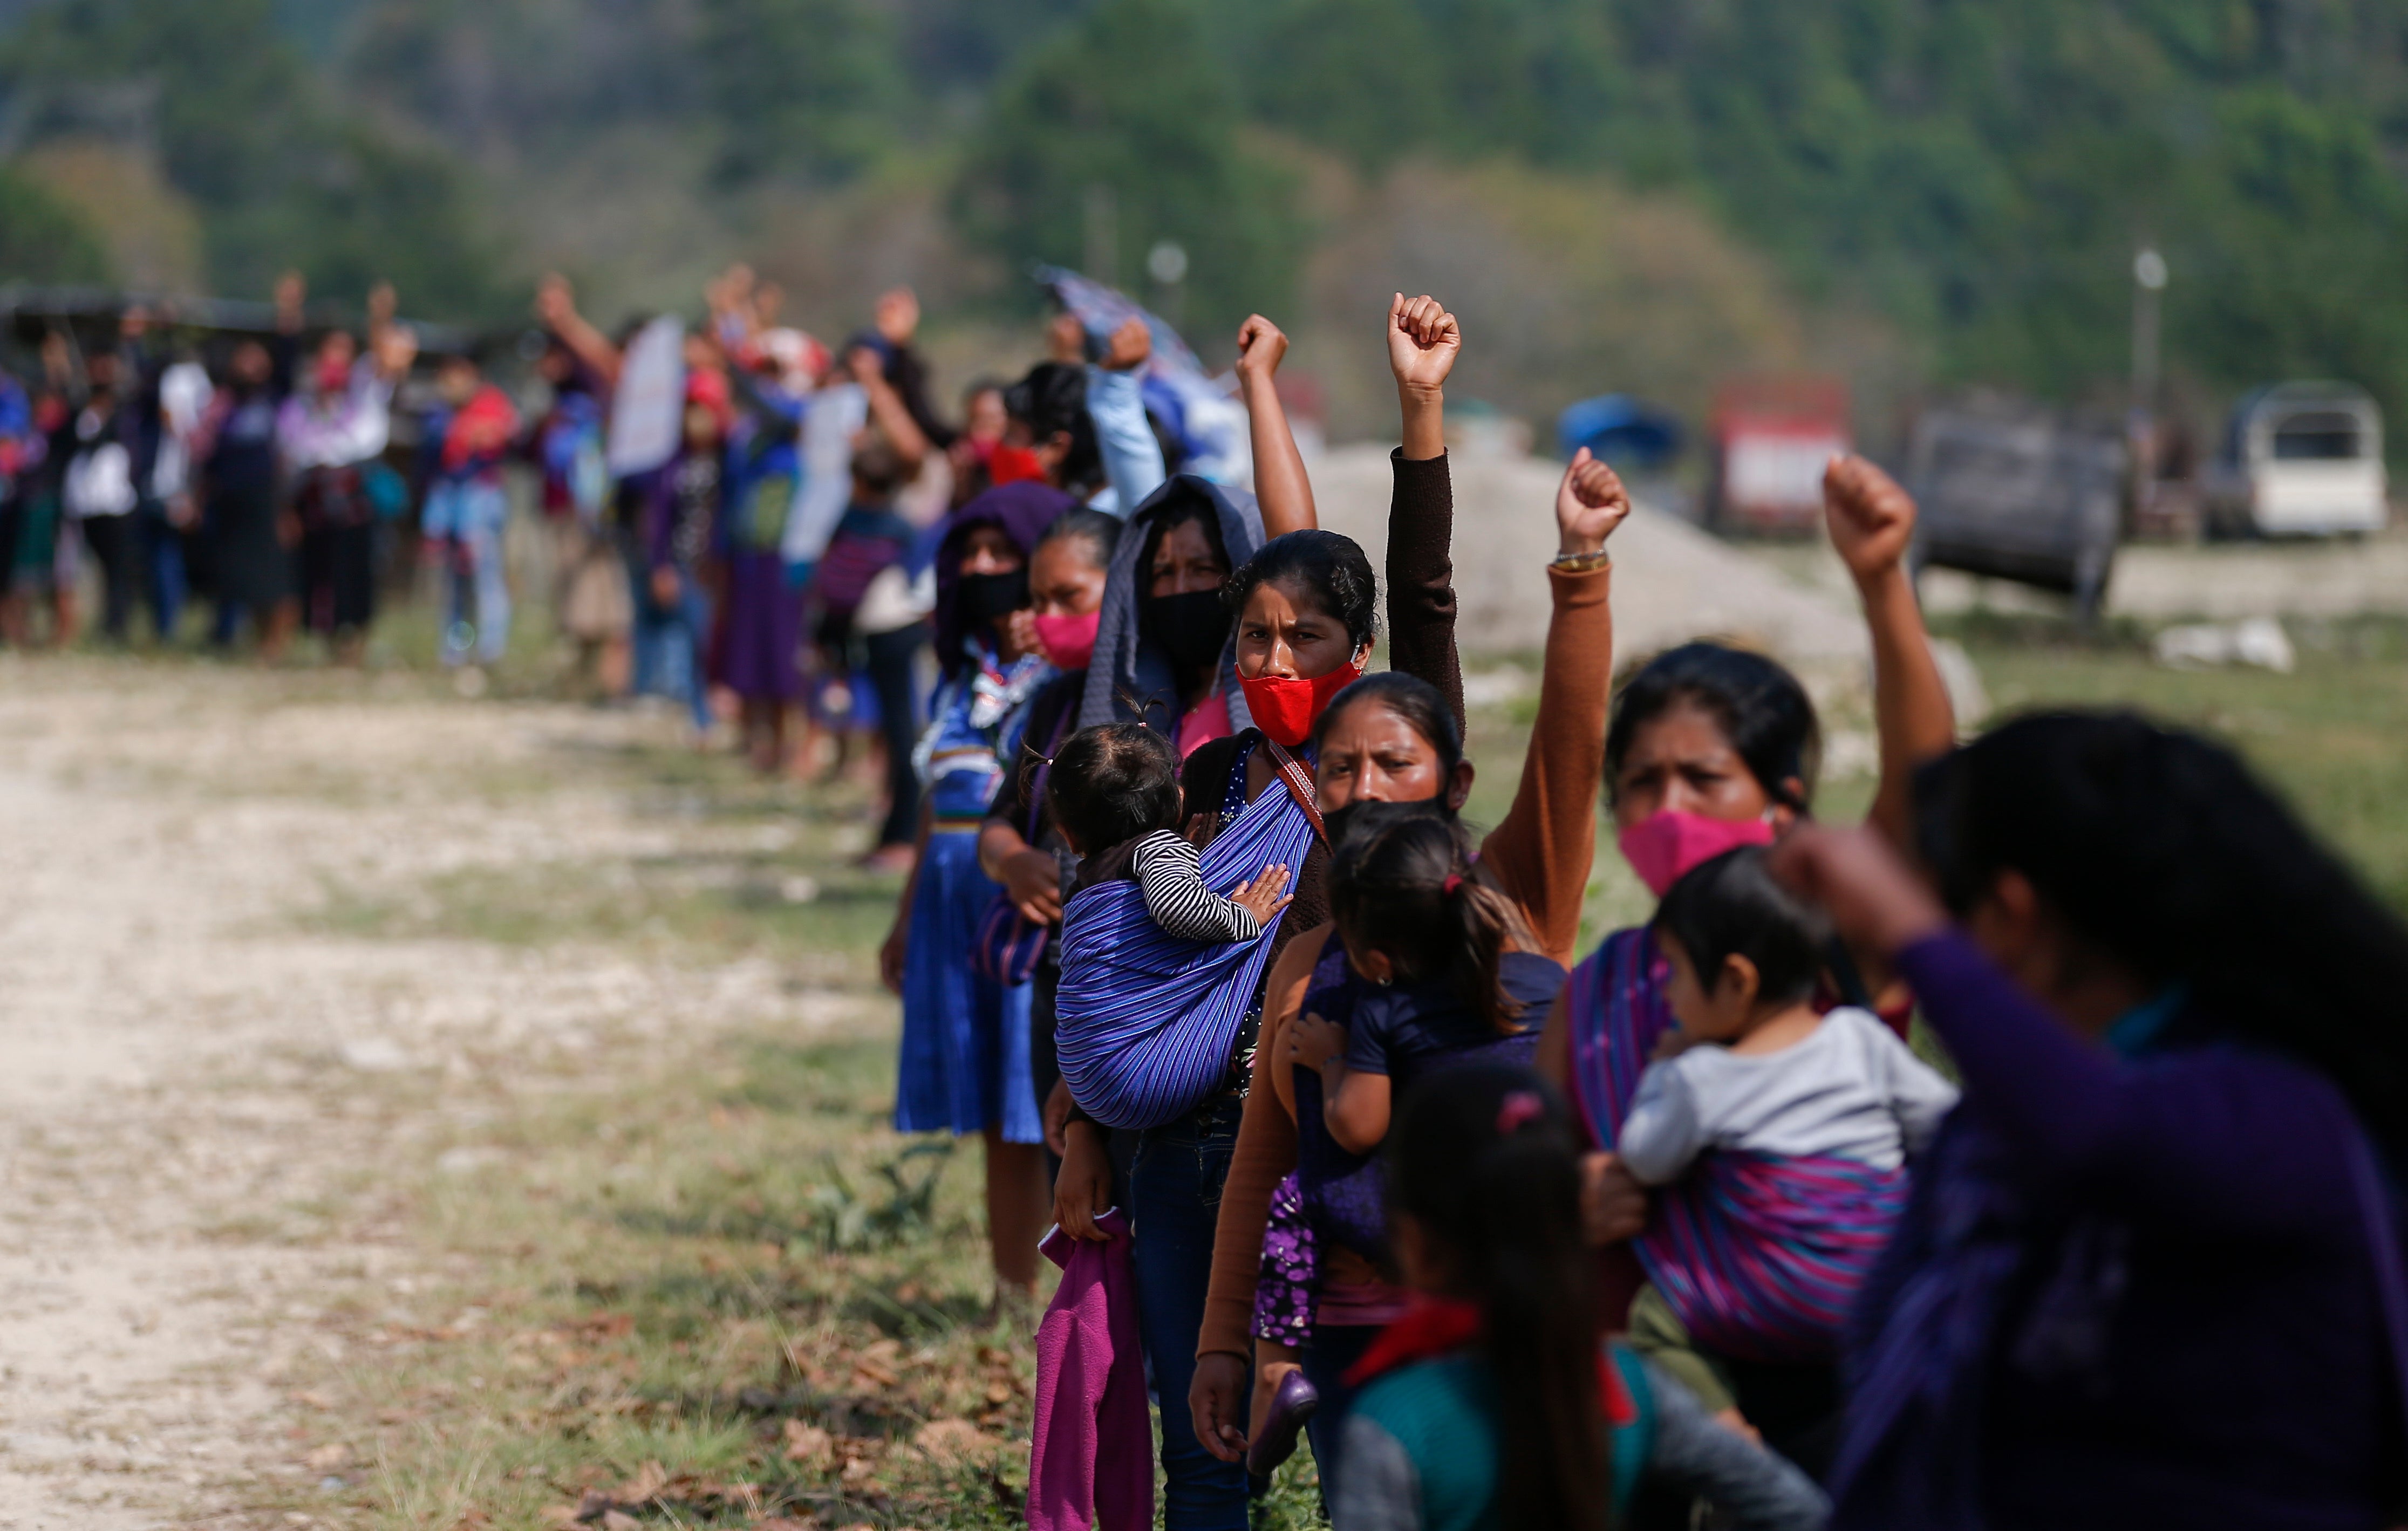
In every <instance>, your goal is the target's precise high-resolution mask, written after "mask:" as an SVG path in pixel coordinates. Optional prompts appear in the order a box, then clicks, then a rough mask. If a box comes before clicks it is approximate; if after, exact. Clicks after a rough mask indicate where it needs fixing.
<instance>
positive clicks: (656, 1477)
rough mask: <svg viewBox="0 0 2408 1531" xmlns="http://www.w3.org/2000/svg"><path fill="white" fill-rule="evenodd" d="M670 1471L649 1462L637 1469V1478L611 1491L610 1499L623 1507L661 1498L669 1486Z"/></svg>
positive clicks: (656, 1463)
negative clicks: (661, 1494) (662, 1492)
mask: <svg viewBox="0 0 2408 1531" xmlns="http://www.w3.org/2000/svg"><path fill="white" fill-rule="evenodd" d="M668 1481H669V1470H668V1469H667V1467H662V1466H661V1465H660V1464H659V1463H658V1462H647V1463H645V1464H644V1465H643V1466H642V1467H638V1468H637V1469H636V1476H635V1477H633V1478H630V1479H628V1480H627V1481H625V1482H624V1483H622V1484H620V1485H619V1486H618V1487H617V1488H614V1489H612V1490H611V1491H610V1497H611V1498H613V1499H615V1500H617V1501H618V1502H619V1503H621V1504H623V1505H640V1504H644V1503H646V1502H647V1501H649V1500H652V1499H653V1498H656V1497H658V1496H659V1495H660V1492H661V1490H663V1489H665V1488H667V1486H668Z"/></svg>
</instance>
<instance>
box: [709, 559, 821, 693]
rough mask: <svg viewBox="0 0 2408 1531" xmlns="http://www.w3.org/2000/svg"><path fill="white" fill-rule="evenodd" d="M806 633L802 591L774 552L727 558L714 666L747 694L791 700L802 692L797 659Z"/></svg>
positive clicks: (725, 679) (716, 673)
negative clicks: (789, 581)
mask: <svg viewBox="0 0 2408 1531" xmlns="http://www.w3.org/2000/svg"><path fill="white" fill-rule="evenodd" d="M802 637H803V597H802V593H801V592H800V591H797V590H794V589H792V588H790V587H789V586H788V585H787V583H786V565H785V560H783V559H782V558H781V557H779V556H778V554H777V553H775V552H739V553H736V554H734V555H732V556H731V557H730V558H729V559H728V560H727V605H726V608H725V611H724V615H723V616H722V617H721V619H720V623H719V633H718V635H717V637H716V639H715V641H714V642H713V643H712V645H711V658H712V664H711V672H712V674H713V676H714V677H715V678H716V679H717V680H719V682H720V683H721V684H722V685H724V686H725V687H727V688H728V689H729V690H730V691H733V692H734V693H736V694H737V695H738V696H742V697H745V698H746V699H748V700H761V699H771V700H776V701H781V702H791V701H793V700H795V699H796V697H799V696H800V695H802V694H803V676H802V671H801V669H800V668H799V667H798V666H797V665H796V656H797V653H798V651H799V649H800V647H801V643H802Z"/></svg>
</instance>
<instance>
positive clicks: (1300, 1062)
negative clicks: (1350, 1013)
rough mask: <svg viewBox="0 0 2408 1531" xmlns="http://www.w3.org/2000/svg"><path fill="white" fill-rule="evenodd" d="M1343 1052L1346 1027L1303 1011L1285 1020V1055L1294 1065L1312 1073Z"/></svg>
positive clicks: (1317, 1071)
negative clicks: (1301, 1013)
mask: <svg viewBox="0 0 2408 1531" xmlns="http://www.w3.org/2000/svg"><path fill="white" fill-rule="evenodd" d="M1345 1051H1346V1028H1345V1027H1344V1026H1341V1025H1340V1024H1339V1023H1337V1022H1335V1021H1331V1020H1328V1019H1326V1018H1325V1017H1323V1016H1320V1015H1316V1014H1312V1013H1310V1012H1308V1013H1306V1014H1303V1015H1299V1016H1297V1018H1296V1019H1295V1020H1294V1021H1291V1022H1289V1023H1288V1027H1287V1058H1288V1062H1289V1063H1291V1064H1293V1065H1295V1066H1297V1067H1298V1068H1310V1069H1312V1071H1313V1072H1314V1073H1316V1074H1317V1073H1319V1072H1320V1071H1321V1066H1322V1065H1324V1064H1326V1063H1327V1062H1328V1061H1329V1060H1330V1059H1332V1058H1335V1057H1337V1056H1338V1055H1339V1054H1340V1053H1341V1052H1345Z"/></svg>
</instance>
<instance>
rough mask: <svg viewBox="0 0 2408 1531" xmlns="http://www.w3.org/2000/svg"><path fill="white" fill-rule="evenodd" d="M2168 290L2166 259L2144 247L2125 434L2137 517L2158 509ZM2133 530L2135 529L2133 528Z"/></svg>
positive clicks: (2136, 271)
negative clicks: (2162, 313) (2161, 305)
mask: <svg viewBox="0 0 2408 1531" xmlns="http://www.w3.org/2000/svg"><path fill="white" fill-rule="evenodd" d="M2165 290H2166V258H2165V257H2164V256H2162V255H2160V254H2158V253H2157V250H2156V248H2155V247H2154V246H2149V245H2143V246H2142V247H2141V249H2140V250H2139V251H2138V252H2137V253H2136V254H2134V255H2133V257H2132V408H2131V413H2130V415H2129V416H2128V419H2127V422H2126V424H2125V438H2126V441H2127V444H2128V447H2129V449H2130V451H2131V454H2132V497H2131V506H2132V517H2133V519H2134V521H2136V522H2137V521H2139V520H2141V519H2143V518H2145V517H2147V516H2148V515H2149V514H2150V512H2151V511H2153V510H2154V509H2155V508H2157V367H2158V351H2159V348H2160V344H2161V342H2160V339H2159V325H2158V315H2157V296H2158V294H2159V293H2163V292H2164V291H2165ZM2127 530H2131V528H2130V527H2127Z"/></svg>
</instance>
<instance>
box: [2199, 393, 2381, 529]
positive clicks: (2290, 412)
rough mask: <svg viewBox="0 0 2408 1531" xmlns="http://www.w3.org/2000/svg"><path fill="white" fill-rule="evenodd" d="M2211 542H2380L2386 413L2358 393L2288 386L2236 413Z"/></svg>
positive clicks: (2212, 483)
mask: <svg viewBox="0 0 2408 1531" xmlns="http://www.w3.org/2000/svg"><path fill="white" fill-rule="evenodd" d="M2206 479H2207V483H2206V522H2207V526H2206V530H2207V532H2208V535H2210V536H2211V537H2251V536H2255V537H2331V536H2334V535H2336V534H2344V535H2346V534H2360V535H2362V534H2364V533H2367V532H2379V531H2381V530H2382V529H2383V525H2384V522H2385V521H2386V520H2387V519H2388V513H2389V512H2388V507H2387V506H2386V501H2385V495H2386V491H2387V489H2388V487H2389V486H2388V483H2387V480H2386V476H2385V473H2384V467H2383V411H2382V409H2381V408H2378V407H2377V406H2376V404H2375V402H2374V400H2373V398H2372V397H2371V396H2370V395H2369V394H2368V393H2367V392H2366V390H2365V389H2363V388H2360V387H2358V386H2357V385H2356V384H2354V383H2341V382H2286V383H2276V384H2274V385H2272V387H2268V388H2260V389H2258V390H2257V391H2256V392H2255V393H2248V394H2245V395H2243V398H2242V400H2241V402H2240V403H2238V404H2236V405H2234V406H2233V407H2232V417H2231V419H2230V421H2229V422H2228V423H2227V424H2226V426H2225V431H2224V444H2223V448H2222V450H2221V451H2218V452H2217V453H2216V457H2215V461H2214V463H2212V464H2210V465H2208V469H2207V474H2206Z"/></svg>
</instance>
